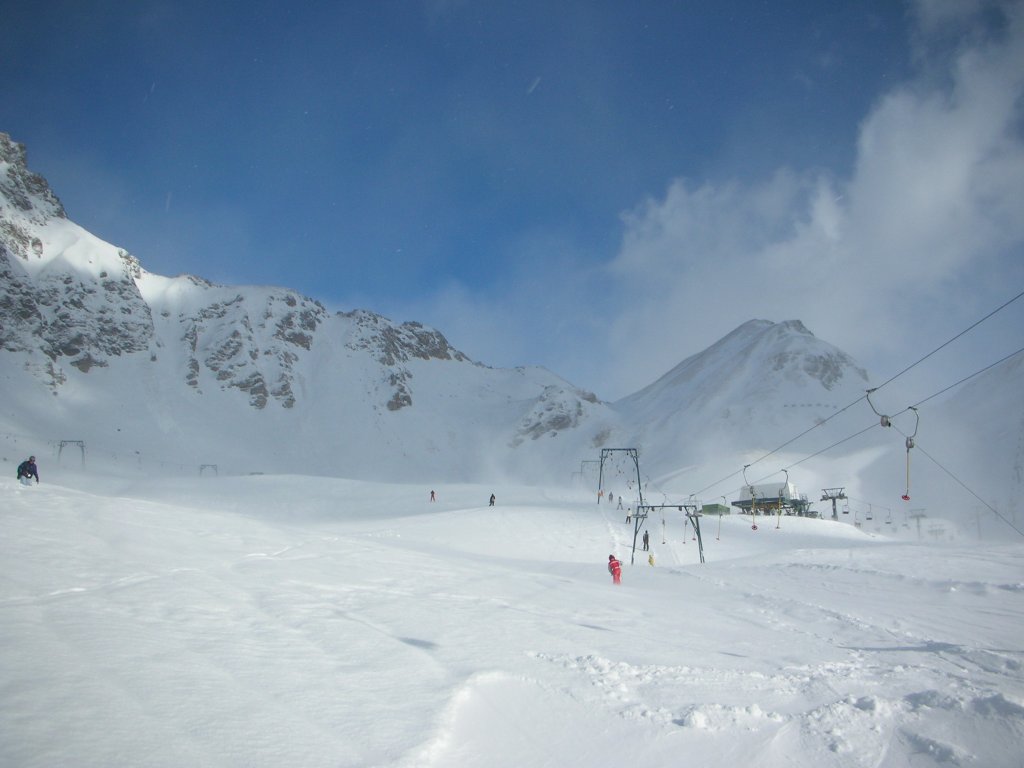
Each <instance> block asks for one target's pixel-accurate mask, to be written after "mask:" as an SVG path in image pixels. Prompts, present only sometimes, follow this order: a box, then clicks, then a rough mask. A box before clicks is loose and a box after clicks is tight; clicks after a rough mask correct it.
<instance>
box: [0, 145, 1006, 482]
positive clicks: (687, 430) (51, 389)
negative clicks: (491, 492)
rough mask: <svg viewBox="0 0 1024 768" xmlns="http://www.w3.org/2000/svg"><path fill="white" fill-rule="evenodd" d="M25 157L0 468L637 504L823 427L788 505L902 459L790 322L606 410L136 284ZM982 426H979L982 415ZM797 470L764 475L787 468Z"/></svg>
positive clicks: (291, 302)
mask: <svg viewBox="0 0 1024 768" xmlns="http://www.w3.org/2000/svg"><path fill="white" fill-rule="evenodd" d="M26 158H27V154H26V151H25V149H24V147H22V146H21V145H18V144H15V143H14V142H12V141H11V140H10V138H9V137H7V136H6V135H4V134H0V193H2V194H0V320H2V323H0V380H2V381H3V382H4V386H5V390H6V391H7V392H8V393H9V396H8V398H7V400H8V402H7V407H6V408H5V409H4V410H3V412H2V413H0V438H2V436H3V435H6V436H7V437H6V438H5V439H6V449H5V453H6V452H10V451H15V450H16V448H15V447H16V446H17V445H22V444H26V442H27V443H28V444H33V443H34V444H35V445H38V443H39V441H45V442H46V443H48V444H49V445H51V446H53V447H54V454H55V455H57V456H59V451H58V450H57V446H58V444H60V443H61V441H62V440H64V439H65V438H74V439H75V440H82V441H84V442H85V443H87V444H88V445H89V446H90V448H89V453H90V461H95V460H96V459H97V458H102V459H103V460H104V461H106V462H107V463H108V464H110V465H112V466H117V467H121V468H125V467H129V468H131V469H133V470H143V471H174V472H179V473H180V472H194V471H196V469H197V468H198V467H201V466H217V467H219V468H220V469H221V471H225V472H229V473H244V472H289V473H306V474H323V475H332V476H347V477H353V478H361V479H370V480H372V479H386V480H391V481H393V480H395V479H396V478H397V479H401V480H405V481H409V482H430V483H434V482H439V481H450V482H461V481H479V480H492V479H500V478H503V477H508V478H519V479H525V480H527V481H528V482H536V483H544V482H551V481H556V482H567V481H569V480H570V479H571V478H572V477H577V478H578V479H579V480H580V481H582V482H583V483H584V485H586V486H590V485H591V483H594V484H596V475H595V477H590V476H589V475H588V474H587V473H588V472H589V471H591V470H589V469H586V467H585V465H586V464H587V460H591V461H590V462H589V463H590V465H593V464H594V463H596V462H594V461H593V459H595V458H596V457H597V455H598V454H599V453H600V451H601V449H603V448H606V447H623V446H630V447H635V448H636V449H637V450H638V451H639V453H640V455H641V456H642V461H643V470H642V471H643V474H644V476H645V483H646V482H651V483H652V486H651V489H649V490H650V491H652V492H653V490H654V488H655V487H658V488H659V490H661V492H663V493H671V492H678V491H686V492H691V491H693V490H694V489H697V488H704V487H709V488H712V487H714V486H715V485H716V484H715V483H712V484H711V485H709V483H711V482H712V481H716V480H718V479H719V478H721V477H722V474H723V472H725V471H733V474H734V475H737V474H738V472H736V471H735V470H738V468H739V467H742V466H743V465H744V464H748V463H750V462H751V461H754V460H759V458H761V457H763V456H764V455H765V453H767V452H771V453H775V452H776V450H777V447H778V446H779V445H781V444H782V443H783V441H784V440H786V439H788V438H791V437H792V436H793V435H794V434H798V433H804V432H805V431H807V430H809V429H812V428H815V427H818V426H822V427H823V428H822V429H821V430H820V438H819V439H818V443H819V444H821V445H828V444H829V441H833V442H835V443H836V445H841V446H842V447H841V448H840V449H839V450H838V451H832V453H831V455H832V456H834V457H835V460H834V461H833V462H832V463H831V464H829V465H828V466H826V467H825V468H824V469H819V468H817V467H811V466H810V465H804V466H803V467H801V470H800V472H801V476H800V477H798V478H796V479H797V480H798V481H799V483H800V485H801V486H802V487H804V488H808V487H809V488H814V487H825V486H826V485H834V484H846V485H848V486H850V487H851V488H854V489H857V492H860V493H866V492H865V491H862V490H860V489H861V488H862V487H863V486H864V485H865V484H866V483H868V480H867V479H866V478H868V477H869V476H871V477H877V478H882V480H881V483H882V484H883V485H884V487H885V488H886V492H887V493H888V492H889V490H888V489H889V488H890V487H891V486H892V484H893V482H894V481H893V480H892V476H893V475H894V474H896V473H895V472H894V470H897V469H898V468H899V466H901V464H902V456H901V450H902V446H901V445H897V444H896V442H895V441H892V440H889V441H887V442H884V443H880V442H878V441H875V442H874V443H872V442H863V441H860V442H856V441H855V442H852V443H846V442H845V438H846V437H847V436H848V435H849V432H850V430H851V429H852V428H854V427H851V426H850V424H848V423H845V422H841V421H840V420H835V421H831V417H832V416H834V415H836V414H837V412H838V411H840V410H841V409H843V408H844V407H845V406H848V405H849V404H850V403H852V402H855V401H856V400H857V399H858V398H860V397H861V396H863V394H864V391H865V390H866V389H867V388H868V381H869V377H868V375H867V372H866V371H865V370H864V369H863V368H862V367H860V366H859V365H858V364H857V363H856V362H855V361H854V360H853V359H852V358H850V356H849V355H847V354H846V353H844V352H842V351H841V350H839V349H837V348H836V347H834V346H832V345H831V344H828V343H827V342H825V341H823V340H821V339H818V338H817V337H815V336H814V334H813V333H812V332H811V331H810V330H809V329H808V328H806V327H805V326H804V324H803V323H802V322H801V321H799V320H787V321H783V322H773V321H770V320H764V319H756V320H749V321H746V322H741V323H739V324H738V325H737V327H736V328H735V329H734V330H733V331H732V332H730V333H729V334H727V335H726V336H724V337H723V338H722V339H720V340H719V341H717V342H715V343H714V344H712V345H711V346H709V347H708V348H707V349H705V350H703V351H701V352H698V353H696V354H694V355H691V356H689V357H688V358H686V359H685V360H683V361H682V362H681V363H679V365H677V366H675V367H674V368H673V369H671V370H670V371H668V372H667V373H665V374H664V375H662V376H659V377H658V378H656V379H655V380H654V381H652V383H651V384H649V385H647V386H646V387H644V388H642V389H640V390H638V391H637V392H635V393H633V394H630V395H627V396H626V397H623V398H620V399H618V400H616V401H614V402H606V401H603V400H602V399H600V398H599V397H598V395H597V394H595V393H593V392H589V391H587V390H585V389H582V388H580V387H577V386H575V385H574V384H572V383H570V382H568V381H566V380H565V379H563V378H562V377H560V376H558V375H557V374H556V373H554V372H552V371H549V370H547V369H544V368H539V367H527V366H523V367H517V368H508V369H502V368H493V367H490V366H487V365H486V364H484V363H482V362H478V361H474V360H472V359H471V358H469V357H468V356H467V355H465V354H463V353H462V352H460V351H459V350H458V349H456V348H455V347H453V346H452V345H451V344H450V343H449V341H448V340H447V338H445V336H444V334H443V333H441V332H440V331H439V330H436V329H433V328H430V327H428V326H425V325H423V324H421V323H418V322H415V321H406V322H402V323H396V322H394V321H392V320H390V319H388V318H386V317H383V316H382V315H379V314H376V313H374V312H372V311H369V310H365V309H353V310H349V311H335V312H332V311H330V310H328V309H327V308H326V307H324V306H323V305H322V304H321V303H320V302H319V301H317V300H315V299H313V298H310V297H307V296H303V295H301V294H299V293H298V292H296V291H294V290H291V289H288V288H281V287H273V286H227V285H218V284H215V283H212V282H210V281H209V280H206V279H204V278H202V277H198V276H194V275H178V276H175V277H164V276H160V275H155V274H152V273H149V272H148V271H147V270H146V269H145V268H144V267H143V265H142V263H141V262H140V260H139V259H138V258H136V257H135V256H134V255H132V254H130V253H128V252H127V251H125V250H124V249H121V248H117V247H116V246H114V245H111V244H110V243H107V242H105V241H103V240H101V239H99V238H97V237H96V236H94V235H92V234H91V233H89V232H88V231H86V230H85V229H84V228H82V227H80V226H79V225H77V224H75V223H74V222H73V221H71V220H70V219H69V218H68V217H67V213H66V211H65V210H64V207H63V205H62V204H61V203H60V200H59V198H58V197H57V195H56V194H55V193H54V192H53V190H51V189H50V186H49V184H48V183H47V181H46V180H45V179H44V178H42V177H41V176H39V175H38V174H34V173H32V172H31V171H30V170H29V169H28V167H27V165H26ZM685 330H686V329H685V327H682V328H677V329H672V331H673V332H678V333H685ZM1005 369H1006V377H1009V378H1006V377H1004V379H1005V380H1004V379H999V378H992V379H991V381H993V382H994V385H986V384H984V383H978V384H977V387H984V386H989V387H990V388H992V386H994V387H995V389H996V390H998V391H1000V392H1003V393H1004V394H1003V395H1002V396H1003V397H1004V398H1006V397H1009V395H1007V394H1005V393H1007V392H1013V391H1014V385H1013V383H1012V382H1014V381H1019V380H1020V379H1021V377H1022V375H1024V374H1022V373H1021V371H1022V370H1024V366H1016V367H1012V368H1011V367H1005ZM991 375H992V376H993V377H996V376H1003V374H1001V373H999V372H995V371H993V372H991ZM1010 379H1012V381H1011V380H1010ZM975 397H976V395H975ZM964 402H965V403H966V405H963V404H958V405H956V406H950V408H949V409H948V410H949V412H951V413H955V414H957V419H958V421H957V423H958V425H959V426H960V427H962V428H966V427H970V426H971V419H970V417H969V414H971V413H975V412H978V413H981V411H978V410H977V408H976V407H975V406H974V405H973V404H971V403H969V402H966V396H965V399H964ZM993 410H997V407H996V406H995V405H990V407H989V410H988V411H984V417H985V418H986V419H990V420H992V419H995V418H996V416H994V415H992V414H991V413H990V412H989V411H993ZM860 415H864V414H860ZM934 421H935V420H934V419H930V420H929V426H931V422H934ZM826 422H828V423H826ZM1021 423H1024V422H1021ZM862 427H863V424H858V425H856V427H855V428H857V429H860V428H862ZM818 434H819V432H817V431H816V432H815V435H816V436H817V435H818ZM998 434H999V439H1000V441H1001V443H1000V447H999V451H1000V453H999V455H998V456H997V459H998V460H997V461H990V462H987V463H986V462H984V461H983V460H979V462H978V463H981V464H983V465H984V467H985V468H986V469H990V470H994V469H998V468H1001V467H1003V465H1004V464H1005V463H1006V461H1007V460H1009V461H1011V464H1012V463H1013V462H1016V463H1015V464H1013V466H1016V467H1017V470H1016V471H1017V475H1016V476H1015V477H1016V478H1017V479H1016V480H1013V477H1010V478H1009V486H1008V487H1009V488H1010V490H1007V491H1005V492H1004V491H1002V490H1001V491H1000V492H1001V493H1004V495H1009V496H1010V497H1012V487H1014V486H1013V483H1014V482H1016V487H1019V485H1020V482H1021V481H1020V477H1019V475H1020V472H1019V466H1020V464H1021V461H1022V460H1024V459H1022V455H1024V453H1022V452H1024V440H1021V439H1018V437H1017V436H1016V434H1015V433H1013V432H1012V430H1010V431H1009V432H1007V431H1006V430H1003V431H1000V432H999V433H998ZM926 437H927V436H926ZM948 439H950V440H953V439H957V440H959V439H961V438H960V437H959V435H958V436H956V437H953V436H949V437H948ZM1002 443H1006V445H1005V446H1003V445H1002ZM3 444H4V443H3V442H0V445H3ZM29 450H30V451H36V452H39V449H38V448H37V447H33V448H30V449H29ZM800 450H803V447H802V446H801V448H800ZM83 454H84V451H83ZM14 455H16V454H13V453H12V454H10V455H4V456H3V457H2V458H3V459H5V460H10V461H13V460H14V458H13V456H14ZM802 455H803V454H790V455H787V454H782V453H780V454H778V455H777V456H776V458H778V459H779V461H780V463H782V464H783V465H784V466H785V465H786V462H787V461H793V460H794V456H802ZM978 455H979V456H988V453H987V451H979V452H978ZM1007 457H1009V458H1007ZM83 458H84V456H83ZM800 461H801V462H802V461H803V458H801V459H800ZM762 469H765V470H766V471H767V472H768V474H769V476H770V475H771V472H772V469H771V468H767V467H763V468H762ZM577 470H579V471H577ZM998 471H999V472H1000V473H1002V474H1005V472H1004V471H1003V470H1002V469H998ZM1002 474H1000V477H1002ZM650 478H654V480H650ZM755 479H759V478H754V477H751V480H752V481H753V480H755ZM775 479H781V476H780V475H776V476H775V477H773V482H774V480H775ZM739 482H740V481H739V478H738V477H737V478H736V479H735V480H734V481H733V483H734V484H735V485H737V486H738V485H739ZM896 482H900V481H899V480H898V478H897V480H896ZM659 484H660V485H659ZM661 486H664V487H661ZM714 490H715V492H716V494H717V493H721V492H723V491H724V493H726V494H728V493H731V492H732V490H733V489H732V488H718V487H714ZM620 492H621V491H620ZM722 498H724V496H723V497H722ZM916 499H917V496H916V495H915V501H916Z"/></svg>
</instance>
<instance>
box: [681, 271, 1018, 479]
mask: <svg viewBox="0 0 1024 768" xmlns="http://www.w3.org/2000/svg"><path fill="white" fill-rule="evenodd" d="M1022 296H1024V291H1021V292H1020V293H1018V294H1017V295H1016V296H1014V297H1013V298H1011V299H1009V300H1008V301H1006V302H1004V303H1003V304H1001V305H1000V306H998V307H996V308H995V309H993V310H992V311H991V312H989V313H988V314H987V315H985V316H984V317H982V318H981V319H980V320H977V321H975V322H974V323H972V324H971V325H969V326H968V327H967V328H965V329H964V330H962V331H960V333H958V334H957V335H956V336H953V337H952V338H951V339H949V340H948V341H945V342H943V343H942V344H940V345H939V346H937V347H936V348H935V349H933V350H932V351H931V352H929V353H928V354H927V355H925V356H924V357H922V358H920V359H919V360H917V361H916V362H914V363H911V364H910V365H908V366H907V367H906V368H904V369H903V370H902V371H900V372H899V373H897V374H895V375H893V376H890V377H889V378H888V379H886V380H885V381H884V382H882V383H881V384H879V385H878V386H877V387H873V388H872V389H871V390H869V393H870V392H877V391H878V390H880V389H881V388H882V387H884V386H886V385H888V384H891V383H892V382H894V381H895V380H896V379H898V378H899V377H900V376H902V375H903V374H905V373H907V372H908V371H910V370H911V369H912V368H915V367H917V366H918V365H920V364H921V363H923V362H924V361H925V360H927V359H928V358H929V357H931V356H932V355H934V354H935V353H936V352H938V351H939V350H941V349H944V348H945V347H948V346H949V345H950V344H952V343H953V342H954V341H956V340H957V339H959V338H960V337H961V336H963V335H964V334H966V333H968V332H969V331H972V330H973V329H975V328H977V327H978V326H979V325H981V324H982V323H983V322H985V321H986V320H988V319H989V318H990V317H992V316H993V315H995V314H996V313H998V312H1000V311H1002V310H1003V309H1006V307H1008V306H1010V305H1011V304H1013V303H1014V302H1015V301H1017V300H1018V299H1020V298H1021V297H1022ZM1021 352H1024V348H1022V349H1020V350H1017V352H1014V353H1012V354H1010V355H1007V356H1006V357H1005V358H1003V359H1002V360H999V361H998V362H995V363H993V364H992V365H990V366H988V368H991V367H993V366H995V365H999V363H1001V362H1004V361H1005V360H1008V359H1009V358H1011V357H1013V356H1014V355H1017V354H1020V353H1021ZM988 368H984V369H982V370H981V371H977V372H976V373H973V374H971V376H968V377H967V378H965V379H962V380H961V381H959V382H957V383H956V384H952V385H950V386H949V387H947V388H946V389H944V390H942V391H941V392H936V393H935V394H934V395H931V396H929V397H927V398H925V399H924V400H922V401H920V402H919V403H917V404H916V405H921V404H922V403H925V402H927V401H928V400H931V399H932V398H934V397H938V396H939V395H941V394H942V393H943V392H946V391H948V390H949V389H952V388H953V387H955V386H958V385H959V384H962V383H963V382H964V381H967V379H970V378H972V377H973V376H977V375H978V374H980V373H982V372H984V371H986V370H988ZM865 399H867V400H868V403H869V404H870V403H871V401H870V399H868V393H865V394H864V395H862V396H860V397H858V398H857V399H856V400H854V401H853V402H852V403H850V404H848V405H846V406H843V407H842V408H840V409H839V410H838V411H836V412H835V413H833V414H832V415H831V416H829V417H828V418H826V419H822V420H821V421H820V422H817V423H815V424H814V425H813V426H810V427H808V428H807V429H805V430H804V431H803V432H801V433H800V434H798V435H796V436H795V437H793V438H791V439H789V440H787V441H786V442H784V443H783V444H782V445H780V446H778V447H777V448H774V449H772V450H771V451H769V452H768V453H766V454H764V455H763V456H761V457H760V458H757V459H755V460H754V461H752V462H750V464H748V465H747V466H748V467H752V466H754V465H755V464H757V463H759V462H761V461H764V460H765V459H767V458H768V457H769V456H772V455H773V454H775V453H778V452H779V451H781V450H782V449H783V448H785V447H786V446H788V445H790V444H791V443H794V442H796V441H797V440H799V439H800V438H801V437H803V436H804V435H806V434H808V433H810V432H812V431H814V430H815V429H817V428H818V427H821V426H824V425H825V424H827V423H828V422H830V421H831V420H832V419H834V418H835V417H836V416H838V415H839V414H841V413H843V412H845V411H848V410H849V409H850V408H852V407H853V406H855V405H857V404H858V403H859V402H860V401H861V400H865ZM871 408H872V410H875V407H874V405H871ZM905 410H907V409H904V411H901V412H900V413H903V412H905ZM875 413H876V414H878V415H879V416H882V414H879V413H878V411H877V410H876V411H875ZM897 415H899V414H897ZM890 418H891V417H890ZM864 431H865V432H866V431H867V430H864ZM859 434H861V433H859V432H858V433H857V435H859ZM857 435H851V436H850V438H847V439H852V438H853V437H856V436H857ZM842 442H845V441H840V443H842ZM840 443H836V444H834V445H831V446H829V447H828V448H825V449H824V450H823V451H819V452H818V453H815V454H812V455H811V456H808V457H806V458H804V459H801V460H800V461H799V462H797V463H796V464H791V465H790V467H795V466H796V465H797V464H799V463H801V462H803V461H806V460H807V459H810V458H813V457H814V456H817V455H818V454H820V453H823V452H824V451H827V450H830V449H831V448H834V447H835V446H836V445H839V444H840ZM738 474H740V473H739V472H738V471H737V472H731V473H730V474H728V475H726V476H725V477H723V478H721V479H720V480H716V481H715V482H713V483H711V484H710V485H707V486H705V487H704V488H701V489H700V490H699V491H697V495H700V494H702V493H704V492H705V491H708V490H710V489H712V488H714V487H715V486H717V485H721V484H722V483H724V482H726V481H727V480H730V479H732V478H733V477H735V476H736V475H738ZM772 474H775V473H772ZM769 477H770V475H769Z"/></svg>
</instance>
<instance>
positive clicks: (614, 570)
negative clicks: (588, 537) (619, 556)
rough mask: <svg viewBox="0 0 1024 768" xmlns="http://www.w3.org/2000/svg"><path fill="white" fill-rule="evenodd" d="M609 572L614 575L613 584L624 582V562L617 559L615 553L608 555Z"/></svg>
mask: <svg viewBox="0 0 1024 768" xmlns="http://www.w3.org/2000/svg"><path fill="white" fill-rule="evenodd" d="M608 573H610V574H611V575H612V584H621V583H622V563H620V562H619V561H618V560H616V559H615V555H608Z"/></svg>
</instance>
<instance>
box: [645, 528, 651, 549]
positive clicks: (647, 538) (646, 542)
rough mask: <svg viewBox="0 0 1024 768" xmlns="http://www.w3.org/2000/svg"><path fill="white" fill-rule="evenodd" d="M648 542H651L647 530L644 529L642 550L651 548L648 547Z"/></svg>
mask: <svg viewBox="0 0 1024 768" xmlns="http://www.w3.org/2000/svg"><path fill="white" fill-rule="evenodd" d="M650 543H651V537H650V535H649V534H648V533H647V531H644V552H646V551H647V550H649V549H650V548H651V547H650Z"/></svg>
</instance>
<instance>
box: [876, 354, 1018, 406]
mask: <svg viewBox="0 0 1024 768" xmlns="http://www.w3.org/2000/svg"><path fill="white" fill-rule="evenodd" d="M1021 352H1024V347H1021V348H1020V349H1018V350H1017V351H1016V352H1011V353H1010V354H1008V355H1006V357H1003V358H1000V359H999V360H996V361H995V362H994V363H992V364H991V365H986V366H985V367H984V368H982V369H980V370H977V371H975V372H974V373H972V374H971V375H970V376H964V377H963V378H962V379H960V381H958V382H956V383H954V384H950V385H949V386H948V387H945V388H943V389H940V390H939V391H938V392H936V393H935V394H933V395H928V397H926V398H925V399H924V400H920V401H918V402H916V403H914V404H913V405H908V406H907V407H906V408H904V409H903V410H902V411H900V412H899V413H897V414H896V416H899V415H900V414H903V413H906V412H907V411H909V410H911V409H912V408H917V407H918V406H921V405H924V404H925V403H927V402H928V401H929V400H934V399H935V398H936V397H938V396H939V395H944V394H945V393H946V392H949V390H951V389H953V388H954V387H959V386H960V385H961V384H963V383H964V382H965V381H969V380H970V379H973V378H974V377H975V376H980V375H981V374H983V373H985V371H988V370H990V369H992V368H995V367H996V366H997V365H999V364H1000V363H1005V362H1006V361H1007V360H1009V359H1010V358H1011V357H1016V356H1017V355H1019V354H1020V353H1021Z"/></svg>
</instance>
